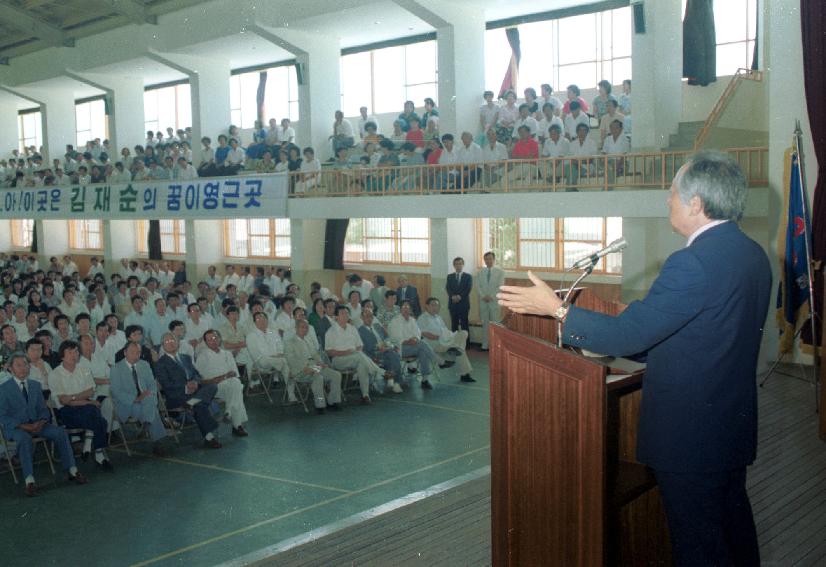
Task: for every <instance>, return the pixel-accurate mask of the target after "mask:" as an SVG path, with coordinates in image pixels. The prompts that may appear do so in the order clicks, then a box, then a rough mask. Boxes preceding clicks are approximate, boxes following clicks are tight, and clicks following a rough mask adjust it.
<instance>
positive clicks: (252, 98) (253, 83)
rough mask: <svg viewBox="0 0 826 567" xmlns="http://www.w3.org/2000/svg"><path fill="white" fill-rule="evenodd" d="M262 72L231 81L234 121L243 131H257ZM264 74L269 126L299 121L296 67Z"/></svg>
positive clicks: (278, 69) (267, 71) (289, 66)
mask: <svg viewBox="0 0 826 567" xmlns="http://www.w3.org/2000/svg"><path fill="white" fill-rule="evenodd" d="M261 72H262V71H250V72H249V73H239V74H237V75H232V76H231V77H230V78H229V94H230V112H231V120H232V123H233V124H235V125H236V126H238V127H239V128H254V127H255V121H256V120H258V83H259V81H260V80H261ZM264 72H266V73H267V86H266V89H265V90H264V116H265V117H266V120H265V122H269V120H270V118H275V119H276V120H277V121H278V122H279V123H280V122H281V119H282V118H289V119H290V120H298V78H297V76H296V73H295V65H281V66H278V67H272V68H270V69H265V70H264ZM357 114H358V112H357ZM264 126H265V127H266V126H267V124H266V123H265V124H264Z"/></svg>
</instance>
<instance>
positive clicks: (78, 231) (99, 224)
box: [66, 219, 104, 251]
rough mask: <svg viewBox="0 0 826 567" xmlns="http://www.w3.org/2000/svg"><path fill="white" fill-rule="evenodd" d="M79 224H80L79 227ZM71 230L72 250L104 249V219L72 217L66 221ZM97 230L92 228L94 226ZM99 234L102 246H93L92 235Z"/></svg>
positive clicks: (70, 246) (70, 247) (70, 241)
mask: <svg viewBox="0 0 826 567" xmlns="http://www.w3.org/2000/svg"><path fill="white" fill-rule="evenodd" d="M78 224H79V225H80V226H79V227H78ZM66 227H67V229H68V231H69V249H70V250H73V251H74V250H78V251H83V250H98V251H102V250H103V237H104V234H103V221H102V220H100V219H70V220H69V221H68V222H67V223H66ZM95 227H96V228H97V230H91V229H92V228H95ZM92 234H97V235H98V240H99V241H100V246H91V245H90V244H89V240H90V235H92ZM78 239H79V240H78Z"/></svg>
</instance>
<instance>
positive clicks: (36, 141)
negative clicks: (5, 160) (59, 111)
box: [17, 107, 43, 157]
mask: <svg viewBox="0 0 826 567" xmlns="http://www.w3.org/2000/svg"><path fill="white" fill-rule="evenodd" d="M29 114H33V115H36V118H35V126H34V132H33V133H32V135H31V136H28V135H27V133H26V126H25V122H26V121H25V119H24V118H23V117H24V116H27V115H29ZM38 124H39V125H40V127H39V128H38ZM42 145H43V110H42V109H41V108H40V107H38V108H30V109H27V110H19V111H18V112H17V149H18V150H19V151H20V152H21V157H22V155H23V150H24V149H25V148H27V147H28V146H34V147H35V148H37V149H40V147H41V146H42Z"/></svg>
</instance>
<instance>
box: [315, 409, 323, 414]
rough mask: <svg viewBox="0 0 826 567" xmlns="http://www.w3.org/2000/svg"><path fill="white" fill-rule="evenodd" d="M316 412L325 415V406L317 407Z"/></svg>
mask: <svg viewBox="0 0 826 567" xmlns="http://www.w3.org/2000/svg"><path fill="white" fill-rule="evenodd" d="M315 412H316V413H317V414H318V415H324V413H325V412H324V408H315Z"/></svg>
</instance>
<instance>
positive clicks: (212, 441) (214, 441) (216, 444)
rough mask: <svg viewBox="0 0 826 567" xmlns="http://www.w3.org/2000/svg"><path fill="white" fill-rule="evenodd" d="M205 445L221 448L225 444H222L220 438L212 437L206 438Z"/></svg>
mask: <svg viewBox="0 0 826 567" xmlns="http://www.w3.org/2000/svg"><path fill="white" fill-rule="evenodd" d="M204 447H206V448H207V449H220V448H221V447H223V445H221V444H220V443H219V442H218V440H217V439H216V438H215V437H213V438H212V439H204Z"/></svg>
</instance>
